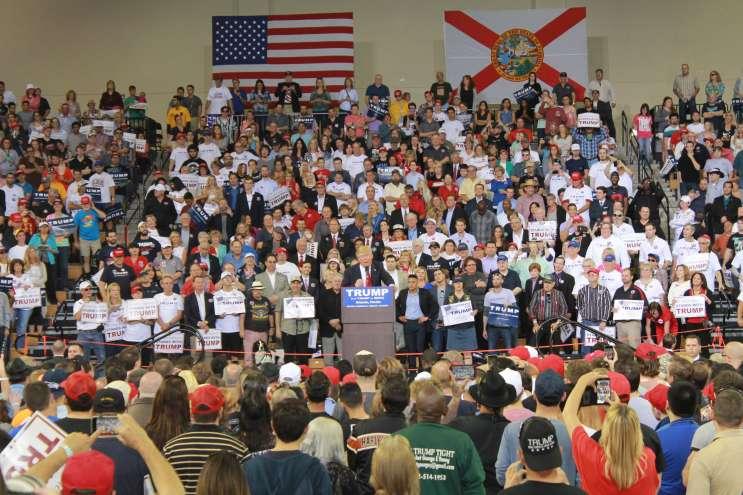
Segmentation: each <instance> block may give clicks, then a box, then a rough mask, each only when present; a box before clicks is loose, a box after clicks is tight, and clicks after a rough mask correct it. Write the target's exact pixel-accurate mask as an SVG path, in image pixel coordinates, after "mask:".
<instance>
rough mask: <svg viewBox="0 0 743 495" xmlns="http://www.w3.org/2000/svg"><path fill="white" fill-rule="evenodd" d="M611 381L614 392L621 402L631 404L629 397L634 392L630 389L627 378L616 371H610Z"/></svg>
mask: <svg viewBox="0 0 743 495" xmlns="http://www.w3.org/2000/svg"><path fill="white" fill-rule="evenodd" d="M609 381H610V382H611V384H610V386H611V389H612V391H614V393H615V394H617V397H619V400H620V401H622V402H624V403H625V404H626V403H627V402H629V397H630V394H631V393H632V390H631V388H630V385H629V380H627V377H626V376H624V375H623V374H621V373H617V372H616V371H610V372H609Z"/></svg>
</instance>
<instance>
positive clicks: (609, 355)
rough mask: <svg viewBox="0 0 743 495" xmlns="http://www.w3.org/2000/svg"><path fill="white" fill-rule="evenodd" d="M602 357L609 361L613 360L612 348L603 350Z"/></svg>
mask: <svg viewBox="0 0 743 495" xmlns="http://www.w3.org/2000/svg"><path fill="white" fill-rule="evenodd" d="M604 355H605V356H606V359H608V360H609V361H613V360H614V346H608V347H605V348H604Z"/></svg>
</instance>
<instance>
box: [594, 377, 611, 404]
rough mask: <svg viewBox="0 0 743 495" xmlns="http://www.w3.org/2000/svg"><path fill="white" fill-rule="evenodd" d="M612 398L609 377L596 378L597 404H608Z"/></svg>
mask: <svg viewBox="0 0 743 495" xmlns="http://www.w3.org/2000/svg"><path fill="white" fill-rule="evenodd" d="M609 399H611V382H610V381H609V379H608V378H599V379H598V380H596V404H607V403H608V402H609Z"/></svg>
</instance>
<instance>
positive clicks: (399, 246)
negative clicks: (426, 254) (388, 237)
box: [385, 241, 413, 258]
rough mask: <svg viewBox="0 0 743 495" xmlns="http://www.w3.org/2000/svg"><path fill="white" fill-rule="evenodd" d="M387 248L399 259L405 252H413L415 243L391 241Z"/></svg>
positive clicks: (386, 245)
mask: <svg viewBox="0 0 743 495" xmlns="http://www.w3.org/2000/svg"><path fill="white" fill-rule="evenodd" d="M385 247H388V248H390V249H391V250H392V253H393V254H394V255H395V256H396V257H398V258H399V257H400V254H401V253H402V252H403V251H411V252H412V251H413V241H390V242H388V243H386V244H385Z"/></svg>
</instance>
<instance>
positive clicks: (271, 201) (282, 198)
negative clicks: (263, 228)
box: [266, 187, 292, 208]
mask: <svg viewBox="0 0 743 495" xmlns="http://www.w3.org/2000/svg"><path fill="white" fill-rule="evenodd" d="M291 198H292V195H291V193H290V192H289V189H287V188H285V187H281V188H279V189H276V191H274V193H273V194H271V195H270V196H269V197H268V200H267V201H266V206H267V207H268V208H276V207H277V206H280V205H282V204H284V202H286V201H289V200H290V199H291Z"/></svg>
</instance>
